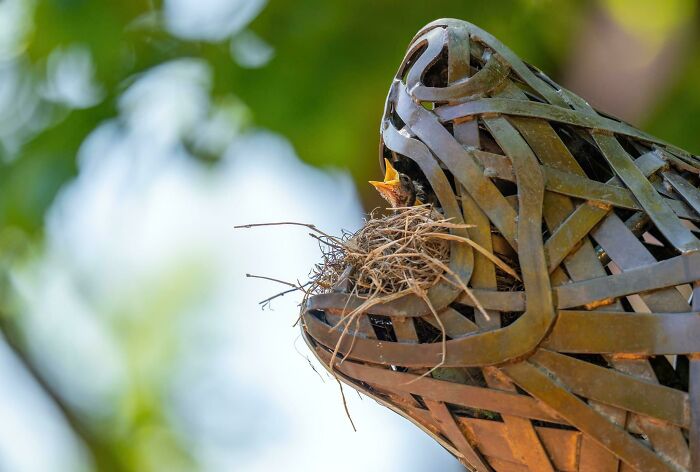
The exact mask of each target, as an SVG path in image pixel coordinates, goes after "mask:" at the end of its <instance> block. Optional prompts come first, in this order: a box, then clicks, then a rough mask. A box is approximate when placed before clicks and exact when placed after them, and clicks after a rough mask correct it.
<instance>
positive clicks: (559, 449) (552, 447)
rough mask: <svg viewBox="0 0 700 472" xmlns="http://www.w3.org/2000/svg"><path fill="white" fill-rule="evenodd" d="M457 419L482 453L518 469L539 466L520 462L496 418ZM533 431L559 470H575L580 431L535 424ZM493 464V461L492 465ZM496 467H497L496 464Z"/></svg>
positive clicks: (535, 470) (525, 469) (503, 427)
mask: <svg viewBox="0 0 700 472" xmlns="http://www.w3.org/2000/svg"><path fill="white" fill-rule="evenodd" d="M501 375H502V374H501ZM459 422H460V423H461V424H462V425H464V426H466V427H468V428H469V430H470V431H473V433H474V436H475V437H476V443H477V445H478V446H479V450H481V451H482V453H483V454H484V456H486V457H488V458H489V462H492V463H493V461H492V460H491V459H492V458H496V459H499V460H501V461H503V462H504V463H508V464H509V465H510V466H513V467H519V468H518V469H517V470H524V471H528V470H529V471H531V472H532V471H534V472H537V470H538V469H532V468H528V467H526V466H522V465H521V464H522V460H521V459H519V458H518V457H517V456H515V455H514V454H513V452H512V451H511V449H510V447H509V443H508V439H507V437H506V427H505V425H504V424H503V423H500V422H498V421H491V420H484V419H477V418H468V417H460V418H459ZM535 434H536V435H537V436H538V437H539V438H540V439H541V441H542V443H543V444H544V445H545V448H546V450H547V451H549V453H550V455H551V459H552V465H553V466H554V467H555V469H556V470H558V471H572V472H575V471H577V470H578V469H577V457H576V456H577V453H578V448H579V441H580V439H581V436H582V435H581V433H580V432H579V431H569V430H564V429H555V428H548V427H544V426H537V427H536V428H535ZM494 466H495V465H494ZM495 467H496V469H497V470H499V471H500V470H501V469H499V468H498V467H497V466H495Z"/></svg>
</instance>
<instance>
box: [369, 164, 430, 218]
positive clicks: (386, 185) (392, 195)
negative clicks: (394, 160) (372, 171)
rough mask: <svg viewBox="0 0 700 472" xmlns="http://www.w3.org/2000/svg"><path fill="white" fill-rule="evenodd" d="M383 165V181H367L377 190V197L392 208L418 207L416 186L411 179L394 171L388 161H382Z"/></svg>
mask: <svg viewBox="0 0 700 472" xmlns="http://www.w3.org/2000/svg"><path fill="white" fill-rule="evenodd" d="M384 164H385V166H386V172H385V174H384V181H383V182H379V181H376V180H370V181H369V183H370V184H372V185H373V186H374V188H375V189H377V191H378V192H379V195H381V196H382V197H383V198H384V199H385V200H386V201H387V202H389V204H390V205H391V206H392V208H400V207H408V206H413V205H416V204H418V205H420V202H418V201H417V200H416V186H415V185H414V183H413V181H412V180H411V178H410V177H409V176H408V175H406V174H402V173H401V172H399V171H397V170H396V169H394V166H392V165H391V162H389V160H388V159H384Z"/></svg>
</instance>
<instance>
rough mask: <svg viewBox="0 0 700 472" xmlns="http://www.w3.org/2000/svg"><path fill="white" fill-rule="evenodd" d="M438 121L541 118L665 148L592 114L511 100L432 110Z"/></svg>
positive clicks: (481, 101) (466, 103)
mask: <svg viewBox="0 0 700 472" xmlns="http://www.w3.org/2000/svg"><path fill="white" fill-rule="evenodd" d="M434 113H435V115H436V116H437V117H438V119H439V120H440V121H441V122H443V123H446V122H455V123H459V122H460V121H461V120H464V119H473V117H474V116H476V115H484V114H503V115H515V116H523V117H529V118H542V119H545V120H549V121H555V122H559V123H564V124H568V125H573V126H581V127H585V128H592V129H597V130H604V131H607V132H610V133H617V134H622V135H625V136H630V137H633V138H637V139H640V140H642V141H646V142H650V143H658V144H662V145H668V143H665V142H664V141H662V140H659V139H658V138H656V137H654V136H651V135H649V134H647V133H644V132H643V131H640V130H638V129H637V128H635V127H633V126H630V125H628V124H627V123H622V122H620V121H615V120H612V119H610V118H605V117H603V116H600V115H595V114H592V113H585V112H582V111H578V110H571V109H568V108H561V107H558V106H554V105H550V104H548V103H539V102H534V101H522V100H510V99H507V98H486V99H481V100H474V101H470V102H465V103H460V104H457V105H443V106H441V107H438V108H436V109H435V110H434Z"/></svg>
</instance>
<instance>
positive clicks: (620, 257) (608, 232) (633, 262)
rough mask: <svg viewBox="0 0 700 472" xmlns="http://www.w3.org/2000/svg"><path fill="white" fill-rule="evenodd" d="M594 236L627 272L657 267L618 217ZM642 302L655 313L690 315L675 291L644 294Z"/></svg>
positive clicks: (662, 290) (614, 217) (596, 230)
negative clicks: (648, 266) (646, 267)
mask: <svg viewBox="0 0 700 472" xmlns="http://www.w3.org/2000/svg"><path fill="white" fill-rule="evenodd" d="M591 236H592V237H593V238H594V239H595V240H596V241H597V242H598V244H600V246H601V247H602V248H603V249H604V250H605V252H606V253H607V255H608V256H609V257H610V259H612V261H614V262H615V263H616V264H617V265H618V267H620V269H622V270H623V273H624V271H627V270H630V269H635V268H639V267H644V266H647V265H650V264H655V263H656V262H657V261H656V259H655V258H654V256H652V255H651V253H650V252H649V251H648V250H647V248H645V247H644V245H643V244H642V243H641V242H640V241H639V240H638V239H637V237H636V236H635V235H634V234H632V232H631V231H630V230H629V229H628V228H627V226H626V225H625V223H623V222H622V220H620V218H619V217H618V216H617V215H615V214H610V215H609V216H608V218H606V219H605V221H603V223H602V224H601V225H600V226H598V227H597V228H596V229H595V231H593V232H592V233H591ZM640 296H641V298H642V300H643V301H644V302H645V303H646V305H647V307H648V308H649V309H650V310H651V311H652V312H667V313H669V312H679V313H682V312H687V311H690V307H689V306H688V302H687V301H686V300H684V298H683V296H682V295H681V294H680V292H679V291H678V290H677V289H676V288H675V287H669V288H665V289H661V290H655V291H653V292H648V293H641V294H640Z"/></svg>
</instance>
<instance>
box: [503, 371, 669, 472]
mask: <svg viewBox="0 0 700 472" xmlns="http://www.w3.org/2000/svg"><path fill="white" fill-rule="evenodd" d="M502 369H503V371H504V372H505V373H506V374H507V375H508V376H509V377H511V378H512V379H513V380H514V381H515V383H517V384H518V385H519V386H520V387H522V388H523V389H524V390H526V391H527V392H528V393H530V394H531V395H533V396H534V397H536V398H539V399H540V400H542V401H543V402H544V403H547V404H548V405H550V406H551V407H553V408H556V409H557V411H559V412H560V413H561V414H562V415H563V416H565V417H566V418H567V419H568V420H569V421H570V422H571V424H573V425H574V426H576V427H577V428H578V429H580V430H581V431H582V432H583V433H584V434H587V435H588V436H590V437H591V438H593V439H594V440H595V441H597V442H598V443H599V444H600V445H602V446H603V447H605V448H606V449H608V450H610V451H611V452H613V453H614V454H616V455H617V456H618V457H620V459H622V460H623V461H624V462H627V463H628V464H630V465H632V466H633V467H635V468H636V469H638V470H640V471H644V472H671V471H674V468H673V467H672V466H671V465H670V464H668V463H666V462H665V461H664V460H662V459H661V458H660V457H659V456H657V455H656V454H654V452H652V451H651V450H649V449H647V448H646V447H645V446H643V445H642V444H641V443H640V442H638V441H637V440H635V439H634V438H633V437H632V436H630V435H629V434H627V433H626V432H625V431H624V430H623V429H621V428H619V427H618V426H616V425H614V424H612V423H610V422H609V421H608V420H607V419H605V418H604V417H603V416H601V415H600V414H599V413H597V412H595V411H594V410H592V409H591V408H590V407H589V406H588V405H586V404H585V403H584V402H583V401H581V400H580V399H578V398H577V397H576V396H575V395H574V394H572V393H571V392H568V391H567V390H565V389H564V388H563V387H561V386H560V385H559V384H557V383H555V382H554V381H553V380H552V379H551V378H550V377H549V376H548V374H547V373H545V372H544V371H542V370H540V369H538V368H537V367H535V366H533V365H532V364H529V363H527V362H521V363H518V364H512V365H507V366H504V367H503V368H502Z"/></svg>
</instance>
